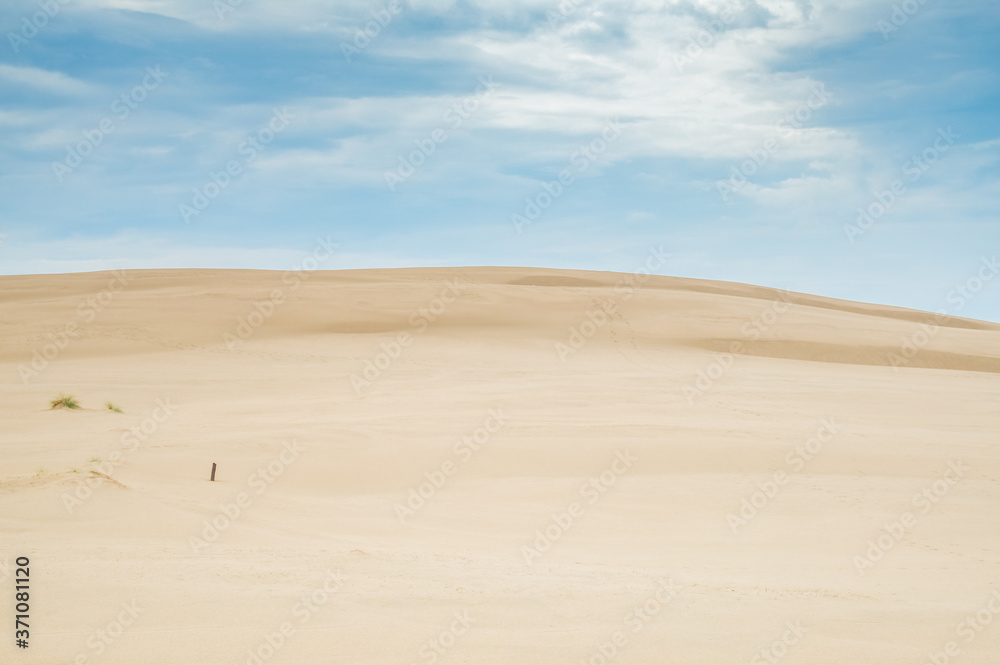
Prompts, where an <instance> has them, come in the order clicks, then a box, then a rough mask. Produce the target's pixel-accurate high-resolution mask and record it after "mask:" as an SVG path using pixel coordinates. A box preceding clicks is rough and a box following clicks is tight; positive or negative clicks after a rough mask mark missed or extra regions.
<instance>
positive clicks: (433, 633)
mask: <svg viewBox="0 0 1000 665" xmlns="http://www.w3.org/2000/svg"><path fill="white" fill-rule="evenodd" d="M893 365H897V366H893ZM0 371H2V376H3V381H2V404H3V408H2V409H0V421H2V422H0V456H2V460H3V464H2V470H0V537H2V540H0V580H2V582H0V584H2V586H3V592H2V593H0V603H2V605H0V616H2V617H3V621H4V625H3V629H2V631H0V635H2V637H0V663H4V664H5V665H6V664H7V663H30V664H32V665H35V664H37V665H62V664H70V663H76V664H77V665H82V664H84V663H93V664H106V665H117V664H122V665H125V664H128V665H140V664H148V665H158V664H161V663H162V664H167V663H169V664H171V665H173V664H176V663H184V664H185V665H199V664H202V663H204V664H209V663H211V664H218V663H232V664H233V665H242V664H243V663H248V662H249V663H274V664H279V663H289V664H292V663H294V664H303V665H308V664H312V663H316V664H319V663H324V664H325V663H352V664H362V663H379V664H385V663H399V664H400V665H407V664H409V663H428V664H432V663H441V664H445V665H446V664H449V663H455V664H458V663H476V664H492V663H497V664H500V663H505V664H506V663H525V664H531V663H545V664H553V663H567V664H575V663H581V662H583V663H595V664H599V663H622V664H626V663H650V664H653V663H657V664H659V663H684V664H700V663H704V664H706V665H707V664H710V663H711V664H713V665H714V664H718V663H730V664H732V663H754V662H758V663H767V662H778V661H780V662H782V663H788V664H789V665H791V664H794V663H810V664H812V663H879V664H883V665H891V664H896V663H899V664H904V663H906V664H912V665H921V664H922V663H926V662H932V661H930V660H928V659H929V656H928V654H937V655H935V656H934V658H935V659H937V662H938V663H942V662H955V663H961V664H962V665H973V664H977V663H983V664H987V663H989V664H991V665H992V664H994V663H996V662H997V661H996V658H997V654H998V653H1000V648H998V647H1000V625H998V624H1000V618H998V617H997V616H996V615H997V613H998V612H1000V591H998V589H1000V443H998V441H997V436H996V435H997V430H998V426H1000V401H998V398H1000V326H998V325H996V324H992V323H986V322H980V321H972V320H967V319H960V318H953V317H943V316H935V315H933V314H929V313H926V312H916V311H911V310H904V309H898V308H892V307H883V306H878V305H871V304H862V303H853V302H844V301H837V300H832V299H827V298H821V297H815V296H808V295H804V294H796V293H784V292H779V291H775V290H772V289H767V288H761V287H753V286H746V285H740V284H730V283H722V282H708V281H699V280H689V279H680V278H669V277H653V278H648V279H645V278H641V277H635V276H628V275H622V274H613V273H598V272H574V271H557V270H542V269H528V268H466V269H462V268H454V269H412V270H367V271H318V272H311V273H309V272H300V273H297V274H296V273H280V272H267V271H224V270H151V271H129V272H127V273H108V272H104V273H87V274H73V275H35V276H7V277H0ZM60 393H65V394H67V395H72V396H74V397H75V398H76V399H77V400H78V402H79V404H80V406H81V407H82V408H80V409H75V410H68V409H55V410H51V409H49V401H50V400H51V399H53V398H55V397H56V396H57V395H59V394H60ZM108 401H110V402H112V403H113V404H114V405H116V406H117V407H118V408H120V410H121V412H120V413H119V412H116V411H112V410H110V409H108V408H106V407H105V403H106V402H108ZM213 462H214V463H216V464H217V465H218V467H217V468H218V471H217V478H216V481H215V482H210V481H209V474H210V472H211V466H212V463H213ZM22 556H24V557H29V558H30V583H29V586H30V611H29V624H30V646H29V647H28V648H27V649H18V648H17V647H16V646H15V644H14V639H15V638H14V633H13V630H14V625H13V623H14V614H15V608H14V602H15V600H14V597H13V593H14V588H13V587H14V585H15V578H16V573H15V567H16V566H15V561H16V559H17V557H22Z"/></svg>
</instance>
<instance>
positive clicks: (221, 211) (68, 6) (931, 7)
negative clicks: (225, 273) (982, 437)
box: [0, 0, 1000, 321]
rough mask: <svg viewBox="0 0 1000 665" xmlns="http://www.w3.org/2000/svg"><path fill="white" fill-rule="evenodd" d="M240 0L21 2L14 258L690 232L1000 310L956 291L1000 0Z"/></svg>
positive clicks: (978, 311)
mask: <svg viewBox="0 0 1000 665" xmlns="http://www.w3.org/2000/svg"><path fill="white" fill-rule="evenodd" d="M226 1H227V0H218V2H214V4H213V1H210V0H148V1H142V0H63V2H61V3H60V2H59V0H48V1H47V2H46V1H44V0H36V1H27V0H8V1H7V2H5V3H3V7H2V8H0V32H2V34H3V35H4V39H3V43H2V44H0V54H2V55H0V93H2V94H0V233H2V234H4V236H3V240H2V244H0V273H3V274H21V273H58V272H75V271H86V270H100V269H110V268H151V267H221V268H229V267H246V268H270V269H280V270H286V269H289V268H291V267H292V266H294V265H295V264H296V263H297V262H298V261H299V260H301V258H302V257H304V256H306V255H308V254H309V253H310V252H311V251H312V249H313V247H314V246H315V245H316V242H317V238H326V237H328V236H329V237H332V238H333V239H334V240H335V241H336V242H338V243H339V245H340V252H339V253H338V254H337V255H336V256H335V257H334V258H333V259H332V260H331V261H329V262H328V263H327V264H326V265H324V266H323V267H324V268H330V269H336V268H365V267H406V266H446V265H523V266H544V267H556V268H583V269H594V270H620V271H631V270H634V269H637V268H639V267H640V266H642V265H643V263H644V261H645V259H646V256H647V254H648V251H649V247H662V248H663V250H664V251H666V252H668V253H669V254H670V255H671V259H670V262H669V263H668V265H666V266H665V267H664V268H663V269H662V271H661V272H662V273H663V274H670V275H679V276H687V277H700V278H708V279H722V280H731V281H738V282H749V283H754V284H763V285H768V286H775V287H779V288H786V289H792V290H796V291H805V292H809V293H816V294H821V295H828V296H833V297H840V298H846V299H852V300H863V301H870V302H882V303H888V304H894V305H901V306H906V307H915V308H920V309H927V310H937V309H946V310H948V311H949V312H950V313H954V314H960V315H963V316H970V317H974V318H983V319H990V320H994V321H996V320H1000V314H998V305H1000V279H998V280H994V281H988V280H986V281H984V284H983V286H982V289H981V290H980V291H979V292H978V293H976V294H974V295H975V297H973V298H969V299H966V300H967V302H966V303H965V304H964V305H963V307H962V308H961V309H960V311H957V310H956V307H955V305H954V304H953V302H952V303H951V304H950V303H949V300H948V294H949V293H950V292H951V291H952V290H953V289H954V288H955V287H956V286H957V285H959V284H964V283H966V281H967V280H969V279H970V278H972V279H974V278H975V277H976V275H977V272H981V266H982V265H983V263H982V262H983V260H984V258H985V259H990V258H991V257H993V256H994V255H996V254H998V253H1000V122H998V120H1000V113H998V112H1000V46H997V41H996V35H997V34H1000V4H997V3H992V2H982V1H975V2H973V1H960V0H956V1H952V2H943V1H941V0H927V1H925V2H920V0H907V2H889V1H886V2H882V1H875V0H866V1H860V0H829V1H828V0H813V1H809V0H756V1H754V0H729V1H724V0H676V1H671V0H660V1H654V0H645V1H638V0H637V1H635V2H604V1H602V0H577V1H576V2H573V0H564V1H563V2H562V4H560V3H559V2H557V1H555V0H553V1H550V2H543V1H541V0H538V1H536V0H503V1H500V0H480V1H474V0H465V1H451V0H413V1H409V2H407V1H405V0H398V1H395V2H393V1H390V2H382V1H381V0H375V1H374V2H371V3H368V2H350V1H348V2H328V1H320V0H291V1H288V2H283V3H278V2H264V1H263V0H243V1H242V2H239V0H228V2H229V3H231V5H235V6H230V4H223V3H224V2H226ZM46 8H47V11H46ZM32 21H33V22H34V23H35V25H32ZM366 28H367V30H368V35H367V36H365V35H364V34H363V33H361V32H360V31H363V30H365V29H366ZM359 35H361V36H360V37H359ZM150 72H153V73H150ZM463 104H464V107H463ZM456 105H457V107H456ZM783 119H784V121H783ZM105 130H110V131H105ZM254 142H256V145H255V144H254ZM421 145H422V146H423V150H422V151H421V147H420V146H421ZM401 164H402V169H401V168H400V167H401ZM227 166H228V167H231V172H230V173H228V174H227V173H226V169H227ZM411 169H412V174H411V173H410V170H411ZM390 173H393V174H395V175H394V176H387V174H390ZM213 174H214V180H215V181H216V182H213ZM220 174H221V175H220ZM560 174H562V175H563V176H564V177H566V180H565V184H564V185H563V184H559V186H557V185H556V184H552V183H559V178H560ZM387 181H389V182H387ZM217 183H223V184H224V186H220V185H219V184H217ZM894 189H895V191H894ZM200 197H204V198H200ZM201 204H207V205H201ZM534 206H537V209H535V207H534ZM859 209H862V210H866V211H867V214H868V220H867V221H865V220H863V221H864V226H865V228H862V225H861V224H859V222H858V220H859ZM185 211H186V212H185ZM194 212H196V213H197V214H194ZM534 213H538V214H537V215H535V214H534ZM515 216H520V217H515ZM529 217H531V218H529ZM518 220H520V221H521V222H528V223H516V222H518ZM987 272H988V271H987ZM983 274H986V273H983ZM973 286H975V284H973Z"/></svg>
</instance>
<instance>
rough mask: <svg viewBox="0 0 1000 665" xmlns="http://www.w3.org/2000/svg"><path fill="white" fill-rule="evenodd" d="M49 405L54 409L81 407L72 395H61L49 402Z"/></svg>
mask: <svg viewBox="0 0 1000 665" xmlns="http://www.w3.org/2000/svg"><path fill="white" fill-rule="evenodd" d="M49 407H50V408H52V409H79V408H80V403H79V402H77V401H76V398H75V397H73V396H72V395H59V397H56V398H55V399H54V400H52V401H50V402H49Z"/></svg>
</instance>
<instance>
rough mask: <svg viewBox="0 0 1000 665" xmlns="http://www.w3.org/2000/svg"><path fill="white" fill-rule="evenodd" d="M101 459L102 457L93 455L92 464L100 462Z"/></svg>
mask: <svg viewBox="0 0 1000 665" xmlns="http://www.w3.org/2000/svg"><path fill="white" fill-rule="evenodd" d="M100 461H101V458H100V457H91V458H90V462H91V464H96V463H98V462H100Z"/></svg>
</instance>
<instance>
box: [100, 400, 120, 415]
mask: <svg viewBox="0 0 1000 665" xmlns="http://www.w3.org/2000/svg"><path fill="white" fill-rule="evenodd" d="M104 406H106V407H107V408H108V411H114V412H115V413H123V411H122V410H121V408H119V407H117V406H115V404H114V403H113V402H105V403H104Z"/></svg>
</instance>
